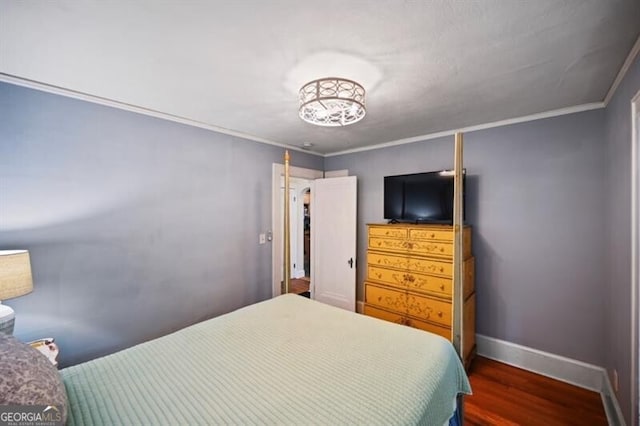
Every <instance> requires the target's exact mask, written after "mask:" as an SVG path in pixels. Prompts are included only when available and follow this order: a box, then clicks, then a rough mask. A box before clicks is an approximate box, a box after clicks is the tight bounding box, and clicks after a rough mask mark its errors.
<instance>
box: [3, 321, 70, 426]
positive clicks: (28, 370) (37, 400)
mask: <svg viewBox="0 0 640 426" xmlns="http://www.w3.org/2000/svg"><path fill="white" fill-rule="evenodd" d="M0 405H53V406H55V407H56V408H57V409H58V410H60V412H61V413H62V421H63V424H64V422H66V420H67V394H66V392H65V388H64V384H63V383H62V379H61V378H60V374H59V373H58V369H57V368H56V367H55V366H54V365H53V364H52V363H51V362H50V361H49V360H48V359H47V357H46V356H44V355H43V354H41V353H40V352H39V351H38V350H37V349H34V348H32V347H31V346H29V345H27V344H26V343H22V342H20V341H19V340H17V339H16V338H14V337H13V336H9V335H6V334H3V333H0Z"/></svg>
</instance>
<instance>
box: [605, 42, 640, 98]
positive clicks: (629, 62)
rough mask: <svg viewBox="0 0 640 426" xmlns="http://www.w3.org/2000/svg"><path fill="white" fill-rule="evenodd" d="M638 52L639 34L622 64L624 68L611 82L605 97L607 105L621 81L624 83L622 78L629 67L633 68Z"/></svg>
mask: <svg viewBox="0 0 640 426" xmlns="http://www.w3.org/2000/svg"><path fill="white" fill-rule="evenodd" d="M638 53H640V36H638V39H637V40H636V42H635V44H634V45H633V47H632V48H631V50H630V51H629V54H628V55H627V59H625V60H624V63H623V64H622V68H620V71H618V75H617V76H616V79H615V80H613V83H612V84H611V87H610V88H609V91H608V92H607V96H605V97H604V106H605V107H606V106H607V105H609V101H611V98H613V95H615V93H616V90H617V89H618V86H619V85H620V83H622V80H623V79H624V76H625V75H626V74H627V71H629V68H631V65H633V61H634V60H635V59H636V56H638Z"/></svg>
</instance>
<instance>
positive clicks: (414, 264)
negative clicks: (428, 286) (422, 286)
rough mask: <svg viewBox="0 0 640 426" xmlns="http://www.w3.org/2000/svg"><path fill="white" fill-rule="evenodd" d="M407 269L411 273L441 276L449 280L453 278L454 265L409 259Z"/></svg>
mask: <svg viewBox="0 0 640 426" xmlns="http://www.w3.org/2000/svg"><path fill="white" fill-rule="evenodd" d="M407 269H408V270H409V271H411V272H418V273H423V274H434V275H441V276H444V277H448V278H450V277H453V264H452V263H451V262H445V261H438V260H432V259H424V258H420V257H408V258H407Z"/></svg>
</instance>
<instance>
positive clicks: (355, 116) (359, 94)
mask: <svg viewBox="0 0 640 426" xmlns="http://www.w3.org/2000/svg"><path fill="white" fill-rule="evenodd" d="M366 112H367V111H366V109H365V107H364V87H362V86H361V85H360V84H358V83H356V82H355V81H352V80H347V79H345V78H336V77H327V78H320V79H318V80H313V81H310V82H309V83H307V84H305V85H304V86H302V88H301V89H300V109H299V110H298V113H299V115H300V118H302V119H303V120H304V121H306V122H307V123H311V124H315V125H318V126H330V127H334V126H346V125H348V124H353V123H357V122H358V121H360V120H362V119H363V118H364V115H365V114H366Z"/></svg>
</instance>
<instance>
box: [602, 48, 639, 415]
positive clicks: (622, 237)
mask: <svg viewBox="0 0 640 426" xmlns="http://www.w3.org/2000/svg"><path fill="white" fill-rule="evenodd" d="M638 91H640V59H638V58H636V61H635V63H634V64H633V66H632V67H631V68H630V69H629V71H628V72H627V74H626V76H625V78H624V79H623V80H622V83H621V84H620V86H618V89H617V90H616V93H615V95H614V96H613V98H612V99H611V101H610V102H609V105H608V106H607V108H606V120H605V125H606V131H605V138H606V142H607V144H606V151H605V162H606V165H607V180H606V194H607V195H606V197H607V198H606V201H607V212H606V216H605V226H606V227H607V236H608V240H607V244H606V256H607V273H606V283H607V292H606V297H607V299H606V300H607V304H606V306H607V311H606V316H605V320H606V328H605V333H606V334H605V336H606V342H605V343H606V344H605V347H606V348H607V352H606V367H607V369H608V371H609V372H610V374H611V372H612V371H613V370H614V369H616V370H618V377H619V381H620V392H619V394H618V401H619V403H620V407H621V409H622V412H623V413H624V415H625V417H626V420H627V424H629V425H637V416H638V411H637V410H638V408H637V403H638V401H634V402H633V405H634V406H635V408H634V409H633V411H634V413H635V415H634V416H633V417H634V423H631V411H632V401H631V387H632V386H636V387H637V382H636V379H637V378H636V379H634V380H633V381H632V378H631V363H632V362H635V363H637V362H638V360H637V359H632V348H631V321H632V315H631V99H632V98H633V97H634V96H635V94H636V93H638Z"/></svg>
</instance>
